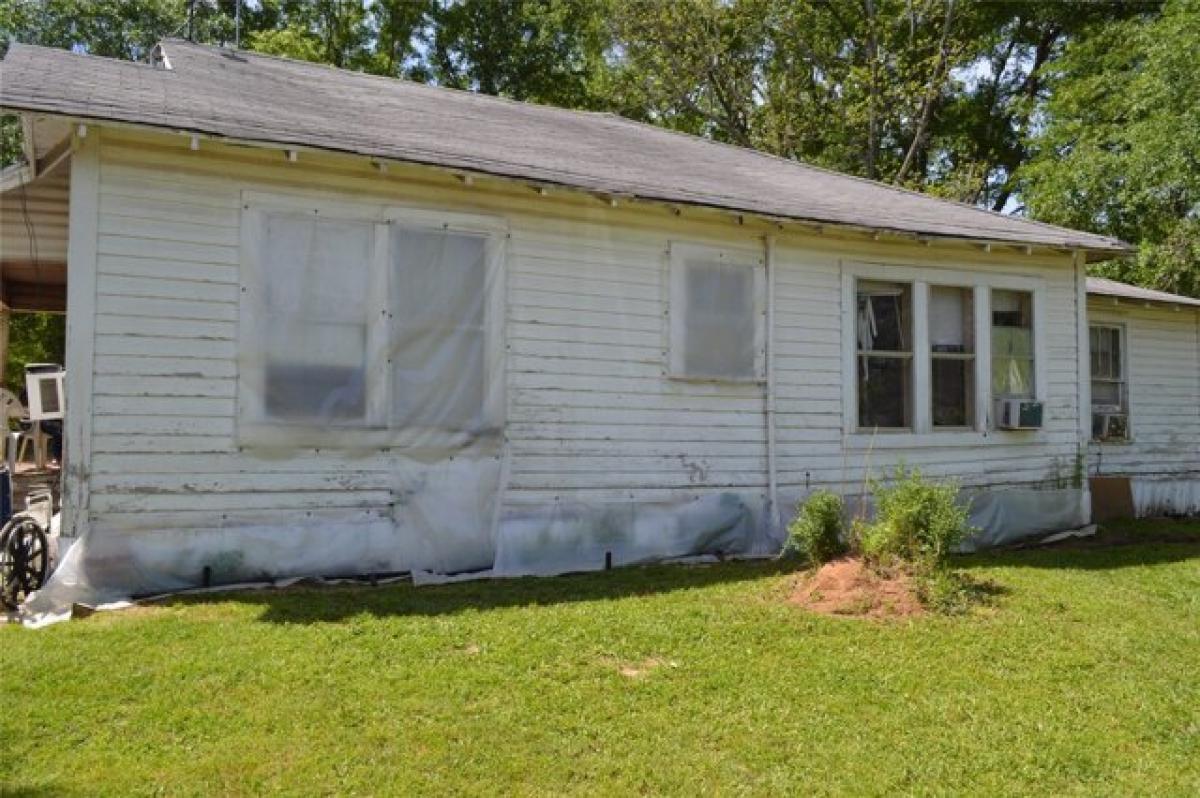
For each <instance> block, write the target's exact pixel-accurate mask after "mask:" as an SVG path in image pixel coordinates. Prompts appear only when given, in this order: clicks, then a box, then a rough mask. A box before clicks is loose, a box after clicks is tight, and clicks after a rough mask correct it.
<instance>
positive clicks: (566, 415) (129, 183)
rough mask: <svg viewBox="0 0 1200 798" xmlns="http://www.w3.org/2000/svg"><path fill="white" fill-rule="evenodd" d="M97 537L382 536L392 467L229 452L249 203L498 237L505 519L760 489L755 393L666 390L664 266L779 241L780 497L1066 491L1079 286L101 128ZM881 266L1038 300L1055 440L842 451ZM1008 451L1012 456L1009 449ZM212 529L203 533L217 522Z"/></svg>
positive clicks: (1025, 266)
mask: <svg viewBox="0 0 1200 798" xmlns="http://www.w3.org/2000/svg"><path fill="white" fill-rule="evenodd" d="M99 135H100V138H101V148H100V168H99V174H100V180H99V193H100V201H99V208H98V210H99V219H98V236H97V262H96V270H97V274H96V320H95V338H94V347H95V354H94V359H93V363H94V396H93V405H92V406H93V413H94V427H93V430H92V433H91V434H92V447H91V452H92V455H91V462H90V468H89V469H88V473H90V488H91V498H90V517H91V518H92V519H93V520H94V521H96V520H101V521H103V522H104V523H106V524H110V525H115V526H119V527H121V528H129V529H133V528H137V529H154V528H156V526H155V525H158V528H161V527H162V526H181V527H187V526H192V525H200V526H211V525H213V524H214V523H218V522H219V523H222V524H232V523H236V522H238V521H239V520H245V519H249V521H247V522H253V523H274V522H278V523H281V524H286V523H288V519H289V518H290V517H291V516H289V515H288V513H289V512H291V513H295V512H300V513H303V514H305V515H308V514H312V513H318V512H323V513H333V514H337V513H345V514H354V513H367V514H369V515H370V514H373V516H372V517H374V516H385V517H386V516H387V514H388V513H390V506H391V504H392V503H393V501H394V493H395V491H396V481H395V476H394V475H395V472H396V470H397V464H396V460H395V458H394V455H393V454H391V453H388V452H381V451H357V452H342V451H327V450H320V451H317V450H313V449H304V450H299V451H292V452H289V453H287V454H286V455H280V454H278V453H275V454H272V453H269V452H256V451H255V450H253V449H250V448H243V447H241V446H240V445H239V442H238V439H237V435H236V428H235V406H236V396H237V374H238V351H237V337H238V324H239V318H238V307H239V305H238V297H239V290H240V289H239V262H240V256H239V241H240V230H239V224H240V202H241V192H242V191H243V190H261V191H272V192H279V191H291V190H294V191H296V192H301V193H308V194H313V193H318V194H320V193H324V194H332V195H338V196H347V195H349V196H360V197H364V198H367V199H369V200H371V201H381V200H382V201H386V202H393V203H395V204H396V205H407V206H418V207H430V208H447V209H452V210H459V211H463V210H465V211H468V212H474V213H481V214H488V215H493V216H496V217H498V218H502V219H504V220H505V221H506V223H507V225H508V227H509V230H510V237H509V240H508V242H507V247H506V263H505V270H506V274H505V290H506V292H507V295H506V303H505V304H506V324H505V330H504V335H505V345H506V348H507V358H506V374H505V380H506V404H507V407H506V421H507V425H506V435H507V441H508V449H509V451H508V468H507V469H506V473H507V485H506V489H505V501H506V502H509V503H510V504H512V505H514V506H515V505H522V504H530V503H532V504H536V503H539V502H552V501H572V500H575V501H582V502H589V501H605V500H628V499H633V500H639V501H665V500H675V499H680V498H685V497H692V496H696V495H700V494H702V493H704V492H712V491H721V490H735V491H737V492H740V493H742V494H756V495H760V496H761V495H765V493H766V491H767V489H768V474H767V457H768V453H767V440H766V435H767V433H766V420H765V407H766V401H765V385H763V384H761V383H753V384H718V383H703V382H688V381H680V380H675V379H671V378H669V377H668V376H667V375H666V362H667V348H668V345H669V341H668V329H669V312H670V309H669V308H668V306H667V289H668V248H669V247H670V245H671V243H672V242H674V241H680V242H688V243H701V244H705V243H707V244H713V245H716V246H743V247H746V246H749V247H761V246H762V235H763V233H764V232H771V233H773V234H775V235H777V237H778V242H779V246H778V257H777V261H778V262H777V264H776V272H775V294H776V302H775V319H776V329H775V331H774V333H775V334H774V340H775V346H776V355H775V356H776V376H777V380H776V383H777V389H776V393H777V399H776V407H777V418H776V422H777V423H776V426H777V441H778V444H777V451H776V461H777V465H778V474H779V483H780V488H781V491H788V492H791V493H795V492H797V491H803V490H804V489H805V488H808V487H816V486H819V485H836V486H844V487H846V488H847V489H849V490H854V489H856V488H857V487H858V486H860V485H861V484H862V482H863V479H864V470H865V469H869V470H870V471H871V472H872V473H878V472H879V471H880V470H881V469H884V468H890V467H891V466H892V465H893V464H895V463H897V462H899V461H900V460H904V461H905V462H907V463H909V464H912V465H918V466H920V467H922V468H923V469H925V470H926V471H927V472H929V473H931V474H936V475H939V476H956V477H959V478H961V479H962V480H963V481H964V483H966V484H970V485H1001V484H1019V483H1029V484H1046V483H1051V484H1053V483H1054V481H1055V480H1056V479H1057V480H1060V481H1061V480H1063V479H1069V478H1070V473H1071V468H1072V464H1073V461H1074V458H1075V455H1076V451H1077V445H1078V440H1079V438H1078V424H1079V422H1078V416H1077V392H1076V391H1077V389H1076V382H1075V381H1076V373H1077V355H1078V350H1077V347H1076V340H1077V338H1076V327H1075V324H1076V320H1075V307H1074V304H1075V274H1074V270H1073V268H1072V266H1071V263H1070V259H1069V257H1067V256H1062V257H1060V258H1054V259H1051V258H1048V257H1042V256H1039V257H1036V258H1030V257H1028V256H1023V255H1020V254H1015V251H1014V252H1009V254H1008V255H1007V259H1006V258H1005V257H1003V256H1000V255H998V254H988V253H983V252H980V251H975V252H971V251H968V250H966V249H960V250H956V252H957V254H953V255H951V254H945V253H942V254H940V255H939V254H936V253H935V251H934V250H933V249H931V248H927V247H922V246H919V245H917V244H915V243H911V244H906V243H899V242H894V243H891V244H886V245H885V244H872V243H869V242H858V243H854V242H850V241H847V240H845V239H840V238H837V237H836V236H833V237H830V236H825V237H819V236H816V235H814V234H801V233H792V232H787V233H782V232H778V231H776V230H774V229H772V228H767V227H765V226H761V227H760V229H757V230H755V229H751V226H750V225H746V226H744V227H743V226H741V225H739V223H738V222H737V220H736V219H735V218H734V217H732V216H724V215H717V214H710V215H704V214H696V215H693V214H688V213H685V214H683V215H682V216H674V215H672V214H671V213H670V212H669V211H668V210H667V209H664V208H661V207H658V206H647V205H638V206H635V207H625V206H624V205H622V206H621V207H618V208H611V207H609V206H608V205H607V204H604V203H600V202H597V201H596V200H595V199H592V198H588V197H586V196H585V195H578V194H571V193H565V194H562V193H558V192H554V191H552V192H551V193H550V196H549V197H543V196H539V195H538V194H536V193H535V192H532V191H529V190H528V189H522V188H520V187H514V186H511V185H506V184H503V183H500V182H496V183H495V184H494V185H489V184H488V183H487V181H478V182H477V183H476V185H475V186H474V187H466V186H464V185H462V184H461V183H460V182H458V181H456V180H454V179H453V178H452V177H450V176H447V175H444V174H441V173H437V172H433V171H430V170H419V169H416V168H413V169H403V168H393V169H392V170H390V171H389V174H388V175H387V176H383V175H380V174H379V173H378V172H377V171H376V170H374V169H372V168H371V167H370V166H369V165H368V164H367V163H366V162H365V161H361V160H357V159H350V158H337V157H334V156H317V155H313V154H309V153H305V154H303V155H302V156H301V158H300V160H299V162H298V163H295V164H291V163H288V162H287V161H286V160H285V159H284V157H283V156H282V155H281V154H280V153H275V152H270V151H263V150H255V149H250V148H238V147H226V146H220V145H217V144H212V143H209V142H204V143H203V145H202V147H201V149H200V150H199V151H198V152H193V151H191V150H189V149H188V140H187V139H186V138H185V137H174V136H167V135H150V134H133V133H129V132H114V131H111V130H108V129H105V130H101V131H99ZM889 256H895V257H898V258H899V259H900V260H901V261H903V262H907V263H909V264H916V265H921V264H922V263H924V262H925V260H929V259H932V261H933V262H934V263H935V264H936V263H940V262H949V263H952V264H953V265H954V267H955V268H959V269H964V268H970V269H990V270H994V271H997V272H1001V273H1005V274H1016V275H1025V276H1036V277H1038V278H1039V279H1044V280H1045V285H1046V297H1047V300H1048V305H1049V313H1048V314H1047V321H1048V324H1049V327H1048V329H1047V333H1048V335H1049V336H1050V340H1049V342H1048V346H1047V350H1046V351H1047V354H1048V357H1049V358H1050V362H1049V363H1048V364H1047V367H1046V369H1045V373H1046V374H1047V375H1048V376H1049V380H1048V384H1047V386H1046V388H1047V412H1046V416H1047V428H1046V429H1045V430H1044V431H1042V432H1039V433H1034V434H1030V433H1020V434H1016V435H1013V434H1011V433H994V434H993V435H992V436H989V438H988V439H987V440H985V441H982V442H980V441H978V440H970V441H964V440H962V439H961V436H959V437H955V436H948V437H946V438H942V439H940V440H937V441H936V442H932V443H931V442H929V441H923V442H922V441H913V442H912V443H911V444H910V445H893V444H887V445H885V444H884V443H883V442H882V441H881V442H880V445H879V446H878V447H877V448H874V449H873V450H872V451H870V452H868V451H867V450H866V449H862V448H860V449H857V450H852V451H847V450H846V448H845V447H846V437H845V435H844V430H843V428H842V427H843V400H844V395H843V394H844V391H845V381H846V375H844V374H843V365H842V338H841V324H842V309H841V303H842V296H841V280H842V270H843V263H844V262H845V261H847V260H855V261H872V262H874V261H878V260H880V259H883V258H886V257H889ZM1006 436H1007V437H1006ZM214 516H215V518H216V519H219V520H214Z"/></svg>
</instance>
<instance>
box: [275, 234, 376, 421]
mask: <svg viewBox="0 0 1200 798" xmlns="http://www.w3.org/2000/svg"><path fill="white" fill-rule="evenodd" d="M264 226H265V230H264V231H263V236H262V255H261V259H260V263H261V269H262V285H263V292H262V296H263V303H262V308H261V310H262V312H261V315H260V320H261V322H260V323H261V325H262V328H261V329H262V339H261V341H262V348H263V358H262V359H263V366H262V368H263V372H264V373H263V380H262V381H263V394H264V396H263V401H262V409H261V416H262V418H264V419H268V420H276V421H293V420H299V421H303V420H306V419H323V420H325V421H328V422H330V423H351V424H353V423H357V424H364V423H366V422H367V396H366V394H367V379H366V376H367V337H368V335H367V333H368V330H369V328H370V325H371V321H372V319H371V314H370V312H369V310H370V306H369V303H368V301H367V300H368V297H369V296H370V295H371V268H372V249H373V234H372V233H373V230H372V226H371V225H370V224H363V223H355V222H344V221H327V220H322V219H316V218H311V217H309V218H304V217H300V216H290V215H283V214H270V215H268V216H267V217H266V223H265V225H264Z"/></svg>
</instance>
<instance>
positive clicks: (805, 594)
mask: <svg viewBox="0 0 1200 798" xmlns="http://www.w3.org/2000/svg"><path fill="white" fill-rule="evenodd" d="M789 601H790V602H791V603H793V604H797V605H799V606H801V607H804V608H805V609H807V610H811V611H813V612H820V613H825V614H827V615H848V616H857V617H865V618H905V617H909V616H913V615H924V614H925V608H924V607H923V606H922V605H921V602H920V601H919V600H918V599H917V594H916V589H915V587H914V585H913V583H912V579H911V578H909V577H908V576H907V575H905V574H902V573H896V574H890V575H885V574H880V573H877V572H875V571H873V570H871V569H870V568H869V567H867V565H866V564H865V563H864V562H863V561H862V560H860V559H858V558H855V557H847V558H843V559H840V560H834V561H833V562H829V563H826V564H825V565H823V566H821V567H820V568H819V569H818V570H817V572H816V573H815V574H812V575H811V576H809V577H808V578H806V579H803V580H802V581H800V582H799V584H797V585H796V590H795V591H794V592H793V593H792V595H791V597H790V599H789Z"/></svg>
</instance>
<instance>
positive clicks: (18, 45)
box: [0, 39, 160, 71]
mask: <svg viewBox="0 0 1200 798" xmlns="http://www.w3.org/2000/svg"><path fill="white" fill-rule="evenodd" d="M18 49H19V50H46V51H47V52H53V53H67V54H68V55H73V56H76V57H78V58H91V59H94V60H97V61H104V62H105V63H107V64H124V65H126V66H135V67H140V68H142V69H153V70H155V71H160V70H159V68H158V67H156V66H154V65H153V64H149V63H147V62H145V61H134V60H132V59H129V58H114V57H113V56H111V55H97V54H96V53H89V52H86V51H80V50H70V49H67V48H66V47H51V46H50V45H48V44H30V43H29V42H22V41H17V40H16V39H12V40H11V41H9V43H8V52H6V53H5V54H4V58H0V63H4V62H5V61H7V60H8V55H9V53H11V52H12V51H13V50H18Z"/></svg>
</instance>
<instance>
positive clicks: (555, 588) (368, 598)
mask: <svg viewBox="0 0 1200 798" xmlns="http://www.w3.org/2000/svg"><path fill="white" fill-rule="evenodd" d="M795 568H796V564H795V563H789V562H785V561H779V560H758V561H749V562H725V563H716V564H713V565H703V566H694V565H652V566H645V567H628V568H618V569H616V570H613V571H605V572H599V573H587V574H571V575H566V576H555V577H524V578H520V579H481V580H479V581H473V582H460V583H457V584H449V585H428V586H424V587H414V586H413V585H411V584H408V583H406V582H401V583H398V584H392V585H386V586H382V587H370V586H368V585H365V584H364V585H362V586H358V585H334V586H328V587H324V586H320V585H314V586H307V587H305V586H297V587H294V588H288V589H283V590H255V591H245V592H234V591H231V592H229V593H210V594H206V595H203V596H177V597H175V598H172V599H168V600H167V601H165V602H164V605H166V606H181V605H191V604H206V603H210V602H213V601H234V602H239V603H244V604H261V605H263V606H264V607H265V610H264V612H263V614H262V615H261V616H260V618H259V619H260V620H263V621H268V622H272V623H321V622H336V621H341V620H344V619H346V618H349V617H352V616H355V615H361V614H363V613H367V614H370V615H375V616H379V617H383V616H398V615H414V616H439V615H454V614H457V613H463V612H486V611H489V610H497V609H506V608H510V607H536V606H550V605H557V604H568V603H572V602H581V601H614V600H619V599H626V598H635V597H641V596H654V595H659V594H663V593H671V592H675V591H682V590H693V589H700V588H707V587H711V586H713V585H719V584H728V583H736V582H744V581H748V580H753V579H762V578H766V577H772V576H777V575H780V574H784V573H788V572H791V571H793V570H795Z"/></svg>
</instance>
